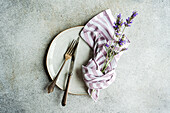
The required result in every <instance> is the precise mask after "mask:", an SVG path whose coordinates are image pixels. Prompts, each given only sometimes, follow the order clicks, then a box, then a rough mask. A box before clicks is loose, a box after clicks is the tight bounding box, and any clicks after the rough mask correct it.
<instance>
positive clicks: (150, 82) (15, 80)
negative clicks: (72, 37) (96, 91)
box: [0, 0, 170, 113]
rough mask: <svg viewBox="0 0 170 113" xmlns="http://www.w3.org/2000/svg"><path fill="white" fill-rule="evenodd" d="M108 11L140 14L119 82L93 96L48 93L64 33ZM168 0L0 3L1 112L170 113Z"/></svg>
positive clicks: (120, 68)
mask: <svg viewBox="0 0 170 113" xmlns="http://www.w3.org/2000/svg"><path fill="white" fill-rule="evenodd" d="M108 8H110V9H111V10H112V12H113V15H114V16H116V15H117V14H118V13H122V14H123V17H125V18H126V17H127V16H129V15H131V12H132V11H133V10H136V11H138V13H139V15H138V16H137V18H136V19H135V20H134V23H133V25H132V27H131V28H129V29H127V30H126V34H127V36H128V37H129V39H130V40H131V45H130V46H129V49H128V52H126V53H125V54H124V55H123V56H122V57H121V59H120V61H119V63H118V67H117V69H116V72H117V79H116V81H115V82H114V83H113V84H112V86H110V87H109V88H108V89H105V90H103V91H102V92H101V93H100V99H99V101H98V102H97V103H95V102H93V101H92V99H91V98H90V97H89V96H75V95H69V97H68V104H67V106H66V107H64V108H63V107H62V106H61V104H60V101H61V99H62V96H63V92H62V91H61V90H59V89H58V88H55V91H54V92H53V93H52V94H47V92H46V90H45V87H46V85H47V84H48V83H49V82H50V79H49V77H48V73H47V72H46V67H45V63H44V60H45V57H46V52H47V49H48V46H49V44H50V42H51V40H52V39H53V38H54V37H55V36H56V35H57V34H58V33H59V32H61V31H62V30H65V29H67V28H70V27H74V26H78V25H84V24H85V23H86V22H87V21H88V20H89V19H90V18H92V17H93V16H95V15H96V14H98V13H99V12H101V11H103V10H105V9H108ZM169 12H170V1H169V0H0V113H25V112H26V113H66V112H68V113H92V112H93V113H95V112H99V113H102V112H106V113H169V112H170V74H169V73H170V62H169V61H170V59H169V57H170V50H169V49H170V34H169V33H170V21H169V19H170V13H169Z"/></svg>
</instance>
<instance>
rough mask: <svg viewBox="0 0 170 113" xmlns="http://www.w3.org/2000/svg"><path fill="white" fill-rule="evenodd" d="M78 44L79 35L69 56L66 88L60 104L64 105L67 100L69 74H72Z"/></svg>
mask: <svg viewBox="0 0 170 113" xmlns="http://www.w3.org/2000/svg"><path fill="white" fill-rule="evenodd" d="M78 44H79V37H78V38H77V43H76V46H75V48H74V53H73V56H72V58H71V63H70V69H69V73H68V79H67V84H66V89H65V92H64V96H63V99H62V106H65V105H66V102H67V95H68V88H69V84H70V79H71V76H72V74H73V69H74V63H75V57H76V53H77V47H78Z"/></svg>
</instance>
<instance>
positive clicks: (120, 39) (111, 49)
mask: <svg viewBox="0 0 170 113" xmlns="http://www.w3.org/2000/svg"><path fill="white" fill-rule="evenodd" d="M136 15H138V13H137V12H136V11H133V13H132V15H131V16H130V17H128V18H127V19H126V22H123V19H121V14H119V15H117V20H116V22H115V23H114V26H113V28H114V30H115V36H116V37H117V39H116V43H115V45H112V44H106V45H105V47H106V50H107V56H106V59H105V62H104V65H103V68H102V70H101V71H102V72H103V73H104V72H105V69H106V68H107V66H108V65H109V64H110V62H111V61H112V60H113V58H114V56H115V55H117V54H119V53H120V52H122V51H125V50H127V48H122V49H120V50H116V49H115V48H116V46H117V45H118V46H119V47H122V46H123V45H124V44H126V43H127V38H126V36H125V34H123V33H124V30H125V28H126V27H130V26H131V25H130V24H132V22H133V19H134V18H135V17H136ZM123 25H124V28H123V30H122V27H123ZM112 42H113V41H112Z"/></svg>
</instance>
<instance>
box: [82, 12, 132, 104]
mask: <svg viewBox="0 0 170 113" xmlns="http://www.w3.org/2000/svg"><path fill="white" fill-rule="evenodd" d="M115 21H116V20H115V18H114V17H113V15H112V13H111V10H110V9H108V10H105V11H103V12H101V13H99V14H98V15H97V16H95V17H93V18H92V19H91V20H90V21H89V22H88V23H87V24H86V25H85V26H84V28H83V30H82V31H81V33H80V36H81V37H82V38H83V39H84V41H85V42H86V43H87V44H88V45H89V46H90V47H91V48H92V50H93V54H94V56H93V58H91V59H90V60H89V61H88V64H87V65H86V66H82V71H83V74H84V77H83V79H84V81H85V83H86V85H87V87H88V94H89V95H90V96H91V97H92V99H93V100H94V101H97V100H98V98H99V92H100V90H101V89H105V88H107V87H108V86H109V85H110V84H112V82H113V81H114V80H115V78H116V73H115V68H116V67H117V61H118V60H119V58H120V56H121V55H122V54H123V52H120V53H119V54H117V55H115V56H114V59H113V60H112V62H111V63H110V64H109V65H108V67H107V68H106V70H105V73H102V72H101V70H102V68H103V65H104V61H105V59H106V55H107V52H106V49H105V47H104V45H105V44H106V43H109V44H110V43H111V41H113V44H114V41H116V39H115V40H114V39H113V36H114V34H115V30H114V29H113V24H114V22H115ZM129 43H130V41H129V40H128V39H127V43H126V44H125V45H124V47H125V48H127V46H128V45H129ZM117 49H121V48H117Z"/></svg>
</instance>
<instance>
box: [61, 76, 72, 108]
mask: <svg viewBox="0 0 170 113" xmlns="http://www.w3.org/2000/svg"><path fill="white" fill-rule="evenodd" d="M70 79H71V74H69V76H68V79H67V85H66V89H65V92H64V96H63V99H62V103H61V104H62V106H65V105H66V102H67V95H68V88H69V84H70Z"/></svg>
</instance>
